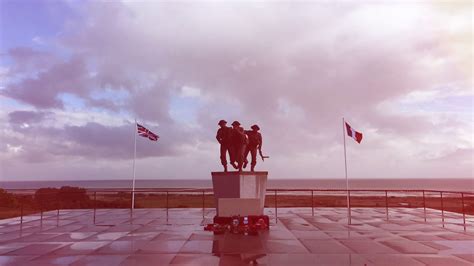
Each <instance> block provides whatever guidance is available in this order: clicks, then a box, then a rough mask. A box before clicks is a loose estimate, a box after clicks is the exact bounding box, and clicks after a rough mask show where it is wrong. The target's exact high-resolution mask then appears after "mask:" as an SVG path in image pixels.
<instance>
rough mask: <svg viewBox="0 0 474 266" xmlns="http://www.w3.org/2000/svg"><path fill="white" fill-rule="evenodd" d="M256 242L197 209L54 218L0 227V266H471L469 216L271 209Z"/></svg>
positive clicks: (472, 220) (69, 213)
mask: <svg viewBox="0 0 474 266" xmlns="http://www.w3.org/2000/svg"><path fill="white" fill-rule="evenodd" d="M265 213H266V214H268V215H269V216H270V219H271V220H270V225H271V226H270V230H268V231H264V232H261V233H260V234H259V235H258V236H244V235H234V234H230V233H226V234H222V235H214V234H213V233H211V232H206V231H204V230H203V226H204V225H205V224H206V223H210V222H212V218H213V216H214V215H215V212H214V211H213V210H212V209H206V211H205V213H204V214H205V217H204V219H203V218H202V214H203V213H202V209H198V208H196V209H171V210H169V211H168V216H167V212H166V210H165V209H136V210H135V212H134V214H133V216H130V210H128V209H101V210H98V211H97V212H96V215H97V217H96V224H94V223H93V211H92V210H61V211H60V212H59V216H57V212H55V211H53V212H45V213H44V215H43V217H46V219H45V220H43V221H41V220H40V219H41V217H40V216H39V215H36V214H34V215H31V216H25V217H24V219H23V221H24V222H23V223H21V221H20V219H19V218H10V219H5V220H0V265H28V264H31V265H100V266H103V265H248V264H252V263H253V264H255V263H258V264H263V265H285V266H286V265H397V266H399V265H414V266H417V265H473V264H474V256H473V255H472V254H474V252H473V251H474V230H473V228H474V216H472V215H468V216H467V220H466V221H467V224H466V230H464V225H463V224H460V222H462V221H463V220H462V216H460V215H457V214H453V213H449V212H445V215H446V216H445V224H444V226H443V224H442V221H441V216H440V215H441V213H440V212H439V211H436V210H431V209H427V213H428V217H427V222H426V223H425V222H424V211H423V209H413V208H393V209H390V211H389V220H387V219H386V214H385V212H384V210H382V209H381V208H377V209H371V208H355V209H354V210H353V212H352V213H353V215H354V216H353V219H352V224H351V225H348V224H347V210H346V209H345V208H321V207H318V208H314V216H313V215H312V212H311V208H281V209H278V217H279V219H275V216H274V210H273V209H266V210H265Z"/></svg>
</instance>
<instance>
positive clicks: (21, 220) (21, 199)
mask: <svg viewBox="0 0 474 266" xmlns="http://www.w3.org/2000/svg"><path fill="white" fill-rule="evenodd" d="M22 226H23V197H21V198H20V227H22Z"/></svg>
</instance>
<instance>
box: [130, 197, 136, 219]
mask: <svg viewBox="0 0 474 266" xmlns="http://www.w3.org/2000/svg"><path fill="white" fill-rule="evenodd" d="M134 193H135V191H133V190H132V191H130V224H132V220H133V208H134V207H135V206H133V204H134V203H135V202H134V200H133V196H134V195H133V194H134Z"/></svg>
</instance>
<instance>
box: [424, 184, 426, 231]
mask: <svg viewBox="0 0 474 266" xmlns="http://www.w3.org/2000/svg"><path fill="white" fill-rule="evenodd" d="M423 213H424V214H425V223H426V200H425V190H423Z"/></svg>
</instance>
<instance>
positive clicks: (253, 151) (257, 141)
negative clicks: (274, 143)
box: [243, 125, 263, 172]
mask: <svg viewBox="0 0 474 266" xmlns="http://www.w3.org/2000/svg"><path fill="white" fill-rule="evenodd" d="M251 129H252V130H245V134H246V135H247V137H248V145H247V146H246V149H245V153H244V164H243V167H244V168H246V167H247V164H248V160H247V156H248V155H249V153H250V155H251V157H252V161H251V162H250V171H252V172H254V171H255V165H257V150H258V151H259V152H260V155H261V156H262V160H263V155H262V144H263V142H262V134H260V132H258V131H259V130H260V127H259V126H258V125H253V126H252V127H251Z"/></svg>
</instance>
